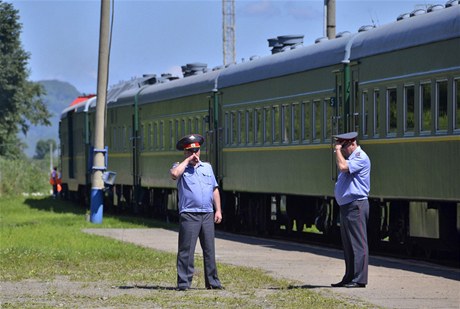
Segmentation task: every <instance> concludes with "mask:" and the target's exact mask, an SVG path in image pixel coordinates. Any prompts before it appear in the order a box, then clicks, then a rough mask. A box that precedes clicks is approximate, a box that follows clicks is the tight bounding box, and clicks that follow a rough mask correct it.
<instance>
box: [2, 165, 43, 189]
mask: <svg viewBox="0 0 460 309" xmlns="http://www.w3.org/2000/svg"><path fill="white" fill-rule="evenodd" d="M50 189H51V186H50V184H49V171H48V168H47V167H45V164H44V163H43V162H42V161H38V160H31V159H27V158H26V159H17V160H6V159H4V158H0V196H17V195H20V194H32V193H42V194H49V191H50Z"/></svg>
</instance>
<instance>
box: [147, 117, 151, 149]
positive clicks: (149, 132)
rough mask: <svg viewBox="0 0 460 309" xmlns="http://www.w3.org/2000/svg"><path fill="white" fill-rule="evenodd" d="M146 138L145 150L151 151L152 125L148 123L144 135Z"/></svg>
mask: <svg viewBox="0 0 460 309" xmlns="http://www.w3.org/2000/svg"><path fill="white" fill-rule="evenodd" d="M146 138H147V143H146V144H147V149H152V124H151V123H149V124H148V125H147V134H146Z"/></svg>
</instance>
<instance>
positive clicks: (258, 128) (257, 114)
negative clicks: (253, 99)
mask: <svg viewBox="0 0 460 309" xmlns="http://www.w3.org/2000/svg"><path fill="white" fill-rule="evenodd" d="M261 132H262V112H261V110H260V108H257V109H255V110H254V144H260V143H261V141H262V134H261Z"/></svg>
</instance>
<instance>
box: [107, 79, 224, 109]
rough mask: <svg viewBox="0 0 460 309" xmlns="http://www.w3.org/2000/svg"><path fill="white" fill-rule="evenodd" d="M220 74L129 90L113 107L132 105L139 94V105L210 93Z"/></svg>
mask: <svg viewBox="0 0 460 309" xmlns="http://www.w3.org/2000/svg"><path fill="white" fill-rule="evenodd" d="M220 73H221V71H220V70H216V71H211V72H207V73H203V74H199V75H194V76H189V77H185V78H181V79H177V80H174V81H170V82H166V83H162V84H156V85H152V86H146V87H143V88H142V89H131V90H129V91H126V92H124V93H123V94H121V95H120V97H119V98H118V100H117V102H116V103H114V104H113V105H114V106H118V105H126V104H132V103H133V100H134V98H135V96H136V95H138V94H140V93H141V94H142V95H141V96H138V99H139V101H138V103H139V104H143V103H149V102H157V101H162V100H167V99H171V98H177V97H183V96H189V95H194V94H199V93H206V92H211V91H213V90H214V89H215V88H216V86H217V85H216V83H217V80H218V76H219V74H220Z"/></svg>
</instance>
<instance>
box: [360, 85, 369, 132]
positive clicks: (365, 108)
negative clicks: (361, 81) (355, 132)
mask: <svg viewBox="0 0 460 309" xmlns="http://www.w3.org/2000/svg"><path fill="white" fill-rule="evenodd" d="M361 105H362V125H361V130H362V132H361V133H362V134H363V136H368V135H369V109H370V106H369V93H368V92H367V91H363V93H362V94H361Z"/></svg>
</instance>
